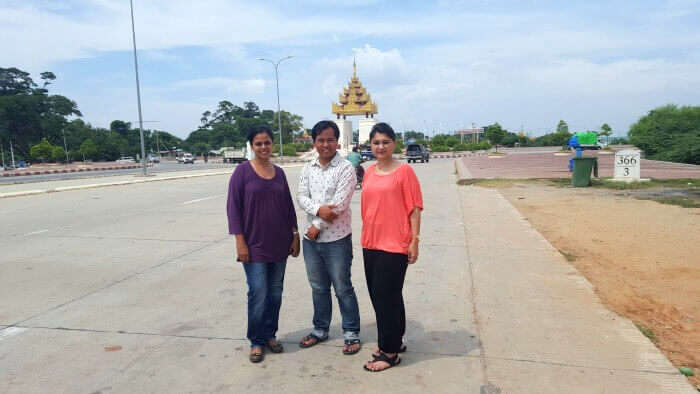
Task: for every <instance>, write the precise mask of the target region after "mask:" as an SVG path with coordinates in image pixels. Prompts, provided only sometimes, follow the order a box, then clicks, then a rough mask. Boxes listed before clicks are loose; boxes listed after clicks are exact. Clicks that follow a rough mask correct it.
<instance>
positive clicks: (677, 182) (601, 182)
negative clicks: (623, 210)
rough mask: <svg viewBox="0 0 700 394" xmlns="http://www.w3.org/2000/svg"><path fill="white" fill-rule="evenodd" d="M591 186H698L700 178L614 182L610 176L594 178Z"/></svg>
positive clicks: (690, 187)
mask: <svg viewBox="0 0 700 394" xmlns="http://www.w3.org/2000/svg"><path fill="white" fill-rule="evenodd" d="M593 186H595V187H602V188H605V189H614V190H640V189H653V188H683V189H698V188H700V179H652V180H650V181H647V182H630V183H627V182H615V181H613V180H612V179H611V178H603V179H594V180H593Z"/></svg>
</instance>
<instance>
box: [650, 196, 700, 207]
mask: <svg viewBox="0 0 700 394" xmlns="http://www.w3.org/2000/svg"><path fill="white" fill-rule="evenodd" d="M637 199H639V200H652V201H656V202H659V203H661V204H668V205H676V206H679V207H682V208H700V201H698V200H694V199H692V198H684V197H660V198H654V197H637Z"/></svg>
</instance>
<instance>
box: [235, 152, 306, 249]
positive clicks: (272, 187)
mask: <svg viewBox="0 0 700 394" xmlns="http://www.w3.org/2000/svg"><path fill="white" fill-rule="evenodd" d="M274 168H275V176H274V178H272V179H265V178H262V177H260V176H259V175H258V174H257V173H256V172H255V170H254V169H253V166H252V165H251V164H250V162H245V163H243V164H240V165H239V166H238V167H236V170H235V171H234V172H233V175H231V180H230V181H229V187H228V202H227V204H226V211H227V213H228V232H229V234H243V236H244V237H245V240H246V243H247V244H248V250H249V252H250V261H251V262H255V263H259V262H266V263H269V262H275V263H279V262H283V261H286V260H287V256H288V255H289V246H290V245H291V244H292V238H293V235H292V229H293V228H297V215H296V212H295V211H294V203H293V202H292V195H291V194H290V192H289V185H288V184H287V178H286V177H285V175H284V171H282V169H281V168H279V167H277V166H274Z"/></svg>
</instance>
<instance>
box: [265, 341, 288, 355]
mask: <svg viewBox="0 0 700 394" xmlns="http://www.w3.org/2000/svg"><path fill="white" fill-rule="evenodd" d="M272 341H275V344H274V345H273V344H272V343H271V342H272ZM267 348H268V349H270V351H271V352H272V353H282V352H283V351H284V347H283V346H282V343H281V342H280V341H278V340H276V339H271V340H269V341H267Z"/></svg>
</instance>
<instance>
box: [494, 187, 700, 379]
mask: <svg viewBox="0 0 700 394" xmlns="http://www.w3.org/2000/svg"><path fill="white" fill-rule="evenodd" d="M494 186H495V187H498V188H499V190H500V192H501V193H502V194H503V195H504V196H505V197H506V198H507V199H508V200H509V201H510V202H511V203H512V204H513V205H514V206H515V207H516V208H517V209H518V210H519V211H520V212H521V213H522V214H523V215H524V216H525V217H526V218H527V219H528V220H529V221H530V222H531V223H532V224H533V226H534V227H535V228H536V229H537V230H538V231H540V233H541V234H543V235H544V236H545V238H547V239H548V240H549V241H550V243H551V244H552V245H554V247H556V248H557V249H559V250H560V251H561V252H562V254H563V255H564V256H565V257H566V258H567V260H568V261H570V263H571V264H573V265H574V266H575V267H576V268H577V269H578V270H579V271H580V272H581V273H582V274H583V275H585V276H586V278H588V280H589V281H590V282H591V283H592V284H593V285H594V286H595V288H596V292H597V293H598V295H599V296H600V298H601V299H602V301H603V302H604V303H605V304H606V305H607V306H608V307H609V308H610V309H612V310H614V311H615V312H617V313H619V314H621V315H624V316H626V317H628V318H629V319H631V320H632V321H633V322H635V323H636V324H637V325H638V327H640V330H642V332H643V333H645V335H647V337H649V338H650V339H651V340H652V341H653V342H654V343H656V345H657V346H658V347H659V348H660V349H661V350H662V351H663V352H664V353H665V354H666V355H667V357H668V358H669V359H670V360H671V362H672V363H673V364H674V365H676V366H677V367H690V368H693V369H694V372H695V376H694V377H691V378H689V379H690V381H691V383H692V384H693V385H694V386H695V387H700V377H699V376H698V375H699V374H700V208H682V207H679V206H674V205H666V204H661V203H659V202H656V201H644V200H639V199H637V198H634V197H633V195H634V193H630V192H627V191H616V190H608V189H596V188H586V189H573V188H561V187H555V186H551V185H548V184H547V183H546V182H545V181H523V182H520V181H513V182H511V183H507V182H504V183H500V184H496V185H491V187H494Z"/></svg>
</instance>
